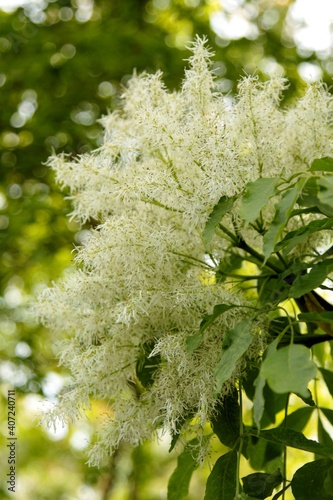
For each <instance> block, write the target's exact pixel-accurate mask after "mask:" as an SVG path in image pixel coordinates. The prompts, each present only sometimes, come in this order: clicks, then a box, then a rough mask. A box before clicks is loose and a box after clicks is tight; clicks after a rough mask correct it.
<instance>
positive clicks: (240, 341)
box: [215, 319, 253, 393]
mask: <svg viewBox="0 0 333 500" xmlns="http://www.w3.org/2000/svg"><path fill="white" fill-rule="evenodd" d="M251 325H252V322H251V321H250V320H249V319H244V320H242V321H241V322H240V323H238V324H237V325H236V326H235V328H232V329H231V330H228V331H227V332H226V333H225V335H224V339H223V344H222V356H221V359H220V361H219V363H218V364H217V366H216V369H215V374H216V382H217V392H218V393H219V392H220V391H221V388H222V385H223V384H224V382H226V381H227V380H228V379H229V378H230V377H231V375H232V372H233V371H234V369H235V366H236V363H237V361H238V360H239V359H240V358H241V356H242V355H243V354H244V352H245V351H246V350H247V348H248V347H249V345H250V344H251V342H252V340H253V336H252V334H251Z"/></svg>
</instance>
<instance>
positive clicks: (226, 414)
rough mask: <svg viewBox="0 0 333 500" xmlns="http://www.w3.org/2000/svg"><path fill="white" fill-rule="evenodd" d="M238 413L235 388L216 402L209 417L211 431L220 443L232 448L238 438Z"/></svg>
mask: <svg viewBox="0 0 333 500" xmlns="http://www.w3.org/2000/svg"><path fill="white" fill-rule="evenodd" d="M239 413H240V410H239V404H238V391H237V390H236V389H235V390H234V391H233V392H232V393H231V394H228V395H227V396H225V397H224V398H223V401H219V402H218V404H217V405H216V407H215V409H214V415H213V417H212V418H211V425H212V428H213V431H214V432H215V434H216V435H217V437H218V438H219V440H220V441H221V443H222V444H224V445H225V446H228V447H229V448H233V447H234V445H235V443H236V442H237V441H238V439H239V432H240V431H239V429H240V418H239Z"/></svg>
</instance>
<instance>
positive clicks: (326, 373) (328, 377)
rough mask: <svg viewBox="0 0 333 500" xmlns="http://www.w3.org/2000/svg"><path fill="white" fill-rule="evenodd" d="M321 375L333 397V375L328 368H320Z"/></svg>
mask: <svg viewBox="0 0 333 500" xmlns="http://www.w3.org/2000/svg"><path fill="white" fill-rule="evenodd" d="M332 321H333V313H332ZM319 370H320V373H321V374H322V376H323V379H324V380H325V384H326V385H327V389H328V390H329V393H330V395H331V396H333V373H332V372H331V371H330V370H326V368H319Z"/></svg>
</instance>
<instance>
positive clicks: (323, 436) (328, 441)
mask: <svg viewBox="0 0 333 500" xmlns="http://www.w3.org/2000/svg"><path fill="white" fill-rule="evenodd" d="M318 441H319V443H320V444H323V445H324V446H326V447H327V448H333V441H332V438H331V436H330V435H329V434H328V432H327V430H326V429H325V427H324V426H323V423H322V421H321V418H320V416H319V417H318Z"/></svg>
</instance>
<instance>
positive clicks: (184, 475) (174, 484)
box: [167, 449, 198, 500]
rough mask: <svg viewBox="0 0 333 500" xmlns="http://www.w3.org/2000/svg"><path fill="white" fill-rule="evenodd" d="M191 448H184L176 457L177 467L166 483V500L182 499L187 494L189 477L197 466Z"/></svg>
mask: <svg viewBox="0 0 333 500" xmlns="http://www.w3.org/2000/svg"><path fill="white" fill-rule="evenodd" d="M193 451H194V450H192V449H185V451H183V453H182V454H181V455H179V457H178V461H177V467H176V469H175V470H174V471H173V473H172V475H171V477H170V479H169V483H168V497H167V498H168V500H182V499H183V498H185V497H186V496H187V495H188V489H189V485H190V481H191V477H192V474H193V472H194V471H195V469H196V468H197V467H198V461H197V459H196V458H197V457H195V456H193Z"/></svg>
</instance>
